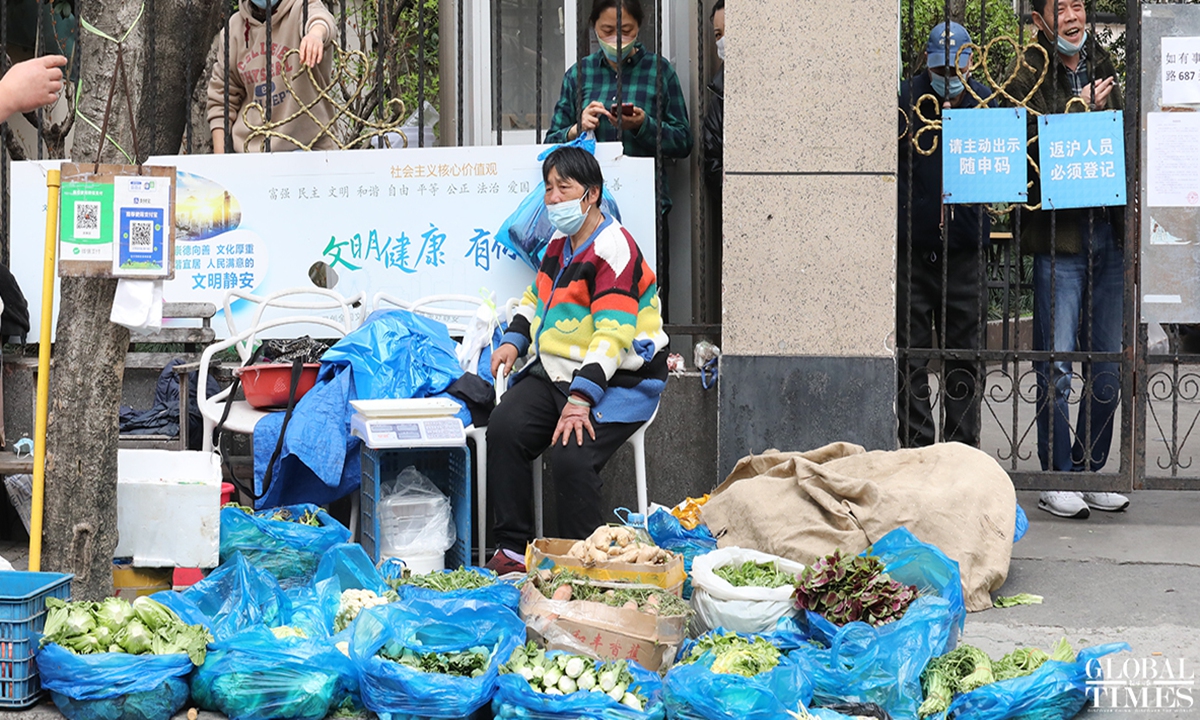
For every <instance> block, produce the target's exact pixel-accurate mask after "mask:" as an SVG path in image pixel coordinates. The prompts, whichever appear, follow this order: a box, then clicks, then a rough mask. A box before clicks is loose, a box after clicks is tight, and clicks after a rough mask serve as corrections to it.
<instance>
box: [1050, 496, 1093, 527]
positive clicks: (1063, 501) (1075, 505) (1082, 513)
mask: <svg viewBox="0 0 1200 720" xmlns="http://www.w3.org/2000/svg"><path fill="white" fill-rule="evenodd" d="M1038 507H1039V508H1041V509H1042V510H1045V511H1046V512H1048V513H1050V514H1051V515H1057V516H1059V517H1065V518H1075V519H1077V520H1086V519H1087V517H1088V516H1089V515H1091V514H1092V513H1091V511H1090V510H1088V504H1087V503H1086V502H1084V501H1083V496H1082V495H1081V494H1080V493H1077V492H1071V491H1065V490H1050V491H1047V492H1044V493H1042V497H1041V498H1040V499H1039V500H1038Z"/></svg>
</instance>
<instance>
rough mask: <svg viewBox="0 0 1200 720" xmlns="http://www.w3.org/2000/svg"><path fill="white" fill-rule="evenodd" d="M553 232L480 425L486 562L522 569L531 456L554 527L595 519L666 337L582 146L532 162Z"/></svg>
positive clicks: (651, 388) (663, 374)
mask: <svg viewBox="0 0 1200 720" xmlns="http://www.w3.org/2000/svg"><path fill="white" fill-rule="evenodd" d="M542 176H543V178H544V180H545V181H546V209H547V212H548V214H549V217H550V222H551V223H552V224H553V225H554V227H555V228H556V229H557V232H556V233H555V235H554V237H553V238H552V239H551V241H550V244H549V246H548V247H547V248H546V255H545V258H544V259H543V261H542V265H541V268H540V269H539V270H538V273H537V276H536V277H535V278H534V281H533V283H532V284H531V285H530V286H529V288H528V289H527V290H526V291H525V295H524V297H523V298H522V299H521V305H520V307H519V308H518V309H517V312H516V317H515V318H514V319H513V321H512V323H511V324H510V325H509V328H508V332H506V333H505V335H504V337H503V340H502V343H501V345H500V347H499V348H497V350H496V352H495V353H493V355H492V373H493V374H495V373H497V372H499V371H500V368H501V367H503V368H504V369H505V370H506V371H508V370H511V369H512V367H513V364H514V363H515V362H516V361H517V359H518V358H520V357H523V356H528V358H529V360H528V362H527V363H526V365H525V367H524V368H523V369H522V370H521V372H520V373H519V374H518V375H517V376H516V377H515V378H514V383H513V385H512V388H511V389H510V390H509V391H508V392H506V393H505V394H504V398H503V401H502V402H501V403H500V404H499V405H498V406H496V409H495V410H494V411H493V412H492V415H491V419H490V421H489V422H488V431H487V432H488V458H487V463H488V482H489V484H490V486H491V487H490V488H489V496H490V499H491V505H492V508H493V509H494V520H495V525H494V532H495V539H496V545H497V548H498V549H497V551H496V554H495V556H493V557H492V559H491V560H490V561H489V562H488V567H489V568H491V569H493V570H496V571H497V572H499V573H501V574H504V573H506V572H513V571H524V562H523V560H524V557H525V546H526V543H528V542H529V541H530V540H532V539H533V535H534V517H533V476H532V468H531V463H532V461H533V459H534V458H536V457H538V456H539V455H541V454H543V453H545V455H546V458H547V460H549V462H550V468H551V473H552V474H553V478H554V485H555V491H556V494H555V498H556V502H555V506H556V508H557V510H558V534H559V535H560V536H561V537H566V538H585V537H587V536H588V535H589V534H591V532H592V531H593V530H595V529H596V527H597V526H599V525H602V524H604V512H603V511H602V510H601V481H600V470H601V469H602V468H603V467H604V465H605V463H607V462H608V459H609V458H610V457H612V454H613V453H614V452H616V450H617V448H619V447H621V444H622V443H624V442H625V441H626V440H627V439H629V436H630V435H632V434H633V433H634V432H635V431H636V430H637V429H638V427H639V426H640V425H641V424H642V423H644V422H646V421H647V420H649V419H650V417H651V416H652V415H653V414H654V410H655V408H657V407H658V398H659V396H660V395H661V394H662V391H663V388H664V387H665V386H666V381H667V336H666V334H665V333H664V332H663V323H662V316H661V315H660V313H659V299H658V287H657V283H656V282H655V277H654V271H653V270H652V269H651V268H650V265H649V263H647V262H646V259H645V257H644V256H643V255H642V251H641V250H640V249H639V248H638V246H637V242H635V241H634V239H633V236H632V235H630V234H629V231H628V230H626V229H625V228H624V227H623V226H622V225H621V223H620V222H619V221H618V220H617V219H616V218H613V217H609V216H607V215H605V214H604V213H602V212H601V210H600V195H601V189H602V188H603V187H604V177H603V174H602V173H601V171H600V164H599V163H598V162H597V161H596V158H595V157H593V156H592V154H591V153H589V152H588V151H586V150H584V149H582V148H578V147H561V148H559V149H557V150H555V151H554V152H552V153H551V154H550V155H549V156H548V157H547V158H546V160H545V163H544V164H543V166H542Z"/></svg>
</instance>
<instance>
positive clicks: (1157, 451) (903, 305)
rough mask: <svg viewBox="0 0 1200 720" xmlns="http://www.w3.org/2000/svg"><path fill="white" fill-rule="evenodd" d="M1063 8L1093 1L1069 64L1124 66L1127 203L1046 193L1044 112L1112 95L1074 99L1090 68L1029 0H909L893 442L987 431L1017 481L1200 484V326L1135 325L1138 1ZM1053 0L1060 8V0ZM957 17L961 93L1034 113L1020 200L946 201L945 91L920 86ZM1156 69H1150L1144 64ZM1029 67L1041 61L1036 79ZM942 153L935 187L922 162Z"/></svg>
mask: <svg viewBox="0 0 1200 720" xmlns="http://www.w3.org/2000/svg"><path fill="white" fill-rule="evenodd" d="M1058 5H1059V7H1060V8H1065V10H1062V11H1060V12H1059V13H1057V14H1056V13H1055V12H1053V10H1051V11H1050V12H1049V13H1048V15H1049V16H1050V17H1052V18H1055V20H1054V23H1055V24H1054V27H1052V28H1048V29H1049V30H1051V32H1053V33H1054V34H1057V33H1058V30H1059V27H1060V26H1059V25H1058V23H1059V22H1065V23H1069V24H1072V25H1073V24H1078V23H1079V19H1078V18H1079V16H1080V14H1081V13H1082V14H1085V16H1086V21H1085V22H1084V24H1083V29H1085V30H1086V32H1087V39H1086V40H1085V41H1084V45H1083V54H1082V56H1081V58H1082V60H1081V61H1080V62H1079V64H1078V66H1077V68H1076V71H1075V72H1078V71H1079V70H1082V71H1083V73H1086V76H1085V77H1084V78H1083V79H1084V80H1086V81H1088V82H1090V81H1092V80H1097V81H1099V80H1102V79H1103V78H1106V77H1109V76H1113V77H1115V79H1116V81H1117V86H1118V88H1119V91H1114V92H1119V95H1115V96H1111V97H1110V101H1109V103H1108V104H1107V109H1112V108H1113V107H1114V106H1116V107H1120V106H1123V108H1124V123H1125V126H1124V144H1125V164H1126V168H1127V183H1126V195H1127V202H1126V205H1125V206H1124V207H1117V208H1092V209H1086V210H1082V211H1064V210H1047V209H1045V208H1043V207H1042V206H1041V204H1040V202H1039V201H1040V199H1041V198H1040V196H1039V190H1040V179H1041V177H1040V172H1041V171H1040V168H1039V167H1038V157H1039V153H1038V145H1037V140H1038V138H1037V133H1038V130H1037V126H1036V124H1035V120H1034V118H1036V117H1039V116H1041V115H1043V114H1047V113H1054V112H1063V111H1064V110H1067V109H1068V105H1069V106H1070V107H1069V110H1070V111H1083V110H1096V109H1102V108H1099V107H1096V106H1095V105H1094V104H1093V105H1090V106H1089V104H1088V103H1086V102H1083V101H1082V100H1081V99H1079V98H1078V97H1075V96H1076V95H1078V93H1077V92H1076V91H1075V89H1076V85H1079V84H1080V82H1079V81H1076V82H1075V83H1074V84H1073V83H1072V81H1073V80H1074V78H1072V75H1073V74H1074V72H1073V71H1072V70H1071V69H1070V68H1069V67H1067V65H1065V64H1063V63H1062V62H1061V61H1060V60H1058V52H1057V48H1056V45H1055V44H1054V43H1055V41H1050V42H1044V41H1043V43H1042V44H1041V47H1040V49H1039V38H1038V36H1037V35H1035V34H1034V33H1033V26H1032V25H1031V22H1032V17H1031V11H1035V10H1037V8H1036V7H1035V4H1034V3H1033V2H1032V1H1031V0H1018V1H1017V2H1015V3H1013V5H1012V6H1009V4H1008V3H1007V2H1000V1H987V0H966V1H965V2H963V1H961V0H947V1H946V2H942V0H934V1H933V2H924V1H923V0H904V1H903V3H902V9H901V21H902V22H901V25H902V29H901V47H902V48H903V58H902V59H903V61H904V68H905V74H904V78H905V80H906V82H905V84H904V85H903V87H902V90H901V97H900V111H901V123H900V137H899V140H900V178H899V179H900V188H901V190H900V197H899V203H900V209H901V215H900V217H901V220H900V225H899V228H898V235H899V238H900V246H899V252H898V258H899V262H898V266H897V288H898V295H897V359H898V368H899V370H898V386H899V396H898V403H897V410H898V415H899V430H900V442H901V444H902V445H904V446H917V445H923V444H928V443H930V442H934V441H945V440H959V441H962V442H967V443H970V444H974V445H977V446H979V447H981V448H982V449H983V450H985V451H986V452H989V453H991V454H992V455H993V456H994V457H995V458H996V459H997V460H998V461H1000V463H1001V464H1002V465H1003V466H1004V467H1005V469H1006V470H1008V471H1009V473H1010V475H1011V476H1012V478H1013V480H1014V482H1015V483H1016V484H1017V486H1018V487H1023V488H1031V489H1033V488H1038V489H1071V490H1126V489H1130V488H1170V489H1200V466H1198V465H1197V464H1196V463H1195V462H1194V459H1195V454H1196V450H1197V448H1196V440H1194V439H1193V435H1194V433H1193V430H1194V429H1195V426H1196V424H1197V420H1198V419H1200V373H1198V372H1197V367H1196V366H1197V364H1200V354H1198V353H1197V345H1198V343H1196V342H1195V341H1196V340H1197V339H1200V335H1197V334H1196V333H1195V332H1194V330H1195V328H1193V327H1189V326H1185V325H1179V324H1165V325H1161V326H1160V325H1159V324H1157V323H1150V324H1149V325H1148V324H1146V323H1145V321H1141V322H1139V318H1141V311H1142V308H1141V307H1140V302H1139V298H1140V296H1139V287H1140V283H1141V280H1140V277H1139V270H1140V268H1139V263H1140V262H1141V261H1142V253H1141V250H1142V246H1141V236H1142V222H1141V204H1140V202H1139V192H1140V190H1141V182H1142V178H1141V169H1142V167H1143V164H1142V162H1141V147H1140V142H1141V137H1140V134H1139V127H1140V125H1139V123H1140V119H1141V117H1142V113H1143V100H1144V94H1143V92H1142V81H1143V62H1144V58H1143V53H1142V48H1141V46H1140V40H1141V20H1142V9H1141V5H1139V4H1137V3H1129V4H1128V6H1126V4H1125V2H1124V1H1123V0H1118V1H1117V2H1109V3H1104V2H1099V1H1098V0H1087V1H1086V2H1082V1H1081V0H1059V3H1058ZM1046 6H1047V7H1048V8H1054V7H1055V0H1048V2H1047V5H1046ZM947 17H949V18H951V19H953V20H955V21H957V22H960V23H962V24H963V25H965V26H966V29H967V30H968V31H969V32H970V34H971V41H972V43H973V44H974V52H973V53H972V55H971V57H970V65H969V68H970V72H969V75H970V77H971V78H972V79H973V80H975V81H977V82H979V83H980V84H981V85H982V86H983V88H982V92H975V91H971V92H968V93H966V94H965V96H964V101H963V102H962V103H961V104H957V105H955V107H962V108H972V107H983V106H985V105H988V104H991V105H995V106H1005V107H1024V108H1026V111H1027V113H1028V114H1029V116H1030V117H1031V121H1030V123H1029V135H1028V144H1027V154H1028V167H1029V178H1030V181H1029V184H1028V188H1029V196H1028V200H1027V202H1026V203H1018V204H1014V205H1003V206H1002V205H990V206H969V205H950V204H944V203H943V202H942V197H941V194H942V188H941V186H940V182H941V177H942V176H941V167H940V163H941V154H940V152H941V148H940V147H938V143H939V140H940V134H941V128H942V125H941V117H942V115H941V113H942V107H941V105H942V104H943V100H942V99H941V97H940V96H939V95H937V94H936V93H925V95H926V96H925V97H921V95H922V93H920V92H916V91H914V88H917V87H929V86H931V83H930V82H923V81H922V80H921V78H922V76H925V77H928V73H929V72H930V71H929V69H928V68H927V67H926V66H925V63H924V60H923V55H922V53H923V51H924V50H925V45H926V40H927V38H928V37H929V33H930V30H931V29H932V28H933V27H934V25H935V24H937V23H940V22H942V20H943V18H947ZM1063 27H1064V29H1065V27H1066V26H1063ZM945 50H947V51H950V50H951V48H950V47H949V41H947V44H946V48H945ZM950 63H951V65H953V61H950ZM1039 65H1040V66H1041V67H1043V68H1045V70H1044V72H1041V71H1039V68H1038V66H1039ZM1146 66H1147V67H1149V68H1151V69H1152V70H1155V71H1156V69H1157V65H1156V64H1154V63H1153V62H1150V61H1146ZM1022 73H1026V74H1028V75H1031V76H1032V80H1033V82H1032V85H1033V88H1032V89H1030V84H1029V83H1025V84H1022V82H1021V81H1022V78H1023V77H1025V75H1023V74H1022ZM1083 73H1080V75H1081V76H1082V75H1083ZM950 74H951V75H955V73H953V72H951V73H950ZM965 74H967V73H958V74H957V76H958V77H959V78H962V77H963V76H964V75H965ZM1018 88H1020V92H1015V90H1016V89H1018ZM1027 91H1028V92H1027ZM947 94H948V93H947ZM1117 101H1120V102H1119V103H1118V102H1117ZM1151 109H1153V108H1151ZM935 165H936V166H937V169H936V182H937V183H938V185H937V186H936V187H934V186H933V185H932V182H931V181H930V178H931V177H933V176H932V175H930V174H929V173H931V172H932V167H933V166H935ZM1152 334H1153V335H1154V337H1155V339H1156V340H1157V343H1156V344H1153V345H1152V344H1151V342H1150V341H1151V335H1152ZM1081 471H1082V472H1081Z"/></svg>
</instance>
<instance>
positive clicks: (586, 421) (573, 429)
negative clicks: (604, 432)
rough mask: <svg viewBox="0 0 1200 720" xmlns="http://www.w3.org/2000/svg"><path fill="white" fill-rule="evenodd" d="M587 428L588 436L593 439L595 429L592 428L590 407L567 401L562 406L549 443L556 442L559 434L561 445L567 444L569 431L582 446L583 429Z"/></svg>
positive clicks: (594, 437)
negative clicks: (556, 425)
mask: <svg viewBox="0 0 1200 720" xmlns="http://www.w3.org/2000/svg"><path fill="white" fill-rule="evenodd" d="M585 428H586V429H587V433H588V436H589V437H591V438H592V439H593V440H595V439H596V431H595V430H594V429H592V409H591V408H590V407H584V406H582V405H574V404H572V403H567V404H566V406H565V407H564V408H563V411H562V415H560V416H559V418H558V427H556V428H554V437H552V438H550V444H551V445H553V444H554V443H556V442H558V438H559V436H561V437H562V444H563V447H566V446H567V440H568V439H569V438H570V437H571V433H575V441H576V442H578V443H579V446H580V447H583V431H584V429H585Z"/></svg>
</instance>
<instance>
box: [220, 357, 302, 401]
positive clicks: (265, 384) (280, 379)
mask: <svg viewBox="0 0 1200 720" xmlns="http://www.w3.org/2000/svg"><path fill="white" fill-rule="evenodd" d="M320 368H321V364H320V363H305V364H304V369H303V370H302V371H301V372H300V382H299V383H298V384H297V385H296V401H297V402H299V401H300V398H301V397H303V396H304V393H306V392H308V391H309V390H312V387H313V385H315V384H316V383H317V370H319V369H320ZM234 373H235V374H237V375H239V376H240V377H241V378H242V389H243V390H244V391H245V393H246V402H248V403H250V406H251V407H254V408H260V409H261V408H283V407H287V403H288V389H289V388H290V386H291V383H292V366H291V364H290V363H287V364H285V363H272V364H269V365H247V366H246V367H243V368H238V369H237V370H234Z"/></svg>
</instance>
